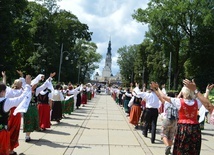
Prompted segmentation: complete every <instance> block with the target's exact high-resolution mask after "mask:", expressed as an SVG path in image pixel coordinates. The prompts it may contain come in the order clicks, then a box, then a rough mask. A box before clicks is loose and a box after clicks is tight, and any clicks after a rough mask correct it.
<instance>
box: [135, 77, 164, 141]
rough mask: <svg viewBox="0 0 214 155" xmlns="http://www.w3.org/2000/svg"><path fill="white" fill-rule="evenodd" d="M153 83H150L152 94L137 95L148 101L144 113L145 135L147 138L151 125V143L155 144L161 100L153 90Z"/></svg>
mask: <svg viewBox="0 0 214 155" xmlns="http://www.w3.org/2000/svg"><path fill="white" fill-rule="evenodd" d="M153 83H154V82H153V81H152V82H151V83H150V89H151V92H138V93H137V95H138V96H140V97H141V98H142V100H145V101H146V109H145V111H144V114H143V115H144V121H145V122H144V123H145V124H144V128H143V135H144V137H147V135H148V130H149V128H150V125H151V143H155V137H156V126H157V119H158V108H159V105H160V104H159V98H158V97H157V95H156V94H155V92H154V91H153V89H152V86H153Z"/></svg>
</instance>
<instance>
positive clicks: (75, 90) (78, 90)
mask: <svg viewBox="0 0 214 155" xmlns="http://www.w3.org/2000/svg"><path fill="white" fill-rule="evenodd" d="M81 91H82V84H81V85H80V86H78V87H76V88H74V87H73V86H72V85H71V86H70V89H69V92H68V94H72V95H74V105H73V106H76V104H77V95H78V94H79V93H80V92H81Z"/></svg>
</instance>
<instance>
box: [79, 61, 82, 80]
mask: <svg viewBox="0 0 214 155" xmlns="http://www.w3.org/2000/svg"><path fill="white" fill-rule="evenodd" d="M81 67H82V65H81V64H79V65H78V69H79V70H78V84H79V82H80V69H81Z"/></svg>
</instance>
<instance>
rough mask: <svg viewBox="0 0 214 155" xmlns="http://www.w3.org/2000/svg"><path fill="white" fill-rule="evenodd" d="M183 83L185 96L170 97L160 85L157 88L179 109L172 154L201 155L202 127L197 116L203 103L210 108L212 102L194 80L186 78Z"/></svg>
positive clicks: (158, 91) (161, 95) (159, 92)
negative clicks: (201, 91) (163, 91)
mask: <svg viewBox="0 0 214 155" xmlns="http://www.w3.org/2000/svg"><path fill="white" fill-rule="evenodd" d="M183 84H184V87H183V88H182V89H181V93H182V96H183V98H170V97H168V96H166V95H164V94H163V93H162V91H161V90H160V89H159V87H158V86H157V87H156V88H155V90H156V92H157V93H158V94H160V97H161V98H163V99H164V100H165V101H167V102H169V103H172V104H173V105H175V106H176V107H177V108H178V110H179V111H178V114H179V120H178V123H177V126H178V127H177V133H176V135H175V141H174V147H173V153H172V154H173V155H180V154H192V155H199V154H200V150H201V129H200V125H199V122H198V118H197V113H198V109H199V108H200V107H201V106H202V104H203V105H204V106H205V108H207V109H209V107H210V105H212V104H211V103H210V101H209V100H208V99H207V98H206V97H204V95H203V94H201V93H200V92H199V91H198V90H197V87H196V84H195V82H194V80H192V81H190V80H188V79H185V80H183ZM158 94H157V95H158Z"/></svg>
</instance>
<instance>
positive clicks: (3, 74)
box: [1, 71, 7, 84]
mask: <svg viewBox="0 0 214 155" xmlns="http://www.w3.org/2000/svg"><path fill="white" fill-rule="evenodd" d="M1 74H2V82H3V83H4V84H6V82H7V76H6V72H5V71H2V72H1Z"/></svg>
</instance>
